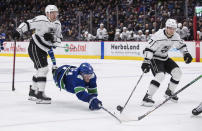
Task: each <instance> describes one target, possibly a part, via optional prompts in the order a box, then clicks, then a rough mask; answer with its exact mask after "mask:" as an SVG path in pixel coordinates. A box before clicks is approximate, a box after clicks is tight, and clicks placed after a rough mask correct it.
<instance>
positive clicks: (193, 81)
mask: <svg viewBox="0 0 202 131" xmlns="http://www.w3.org/2000/svg"><path fill="white" fill-rule="evenodd" d="M201 77H202V75H200V76H198V77H197V78H195V79H194V80H192V81H191V82H189V83H188V84H187V85H185V86H184V87H182V88H181V89H179V90H178V91H177V92H175V93H174V94H173V96H176V95H177V94H179V93H180V92H182V91H183V90H184V89H186V88H187V87H189V86H190V85H192V84H193V83H195V82H196V81H198V80H199V79H200V78H201ZM171 98H172V96H170V97H168V98H167V99H165V100H164V101H163V102H162V103H161V104H159V105H157V106H156V107H155V108H153V109H152V110H150V111H148V112H146V113H145V114H143V115H141V116H139V117H138V120H141V119H143V118H145V117H146V116H147V115H149V114H150V113H152V112H153V111H155V110H156V109H157V108H159V107H161V106H162V105H163V104H165V103H166V102H167V101H168V100H170V99H171Z"/></svg>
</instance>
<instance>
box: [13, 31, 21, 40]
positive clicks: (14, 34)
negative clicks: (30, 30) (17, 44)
mask: <svg viewBox="0 0 202 131" xmlns="http://www.w3.org/2000/svg"><path fill="white" fill-rule="evenodd" d="M12 37H13V39H14V40H19V39H20V33H19V32H18V31H17V30H14V32H13V34H12Z"/></svg>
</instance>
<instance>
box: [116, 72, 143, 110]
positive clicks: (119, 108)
mask: <svg viewBox="0 0 202 131" xmlns="http://www.w3.org/2000/svg"><path fill="white" fill-rule="evenodd" d="M143 75H144V72H143V73H142V75H141V76H140V78H139V80H138V81H137V84H136V85H135V87H134V88H133V90H132V92H131V94H130V96H129V97H128V100H127V101H126V103H125V105H124V106H123V107H122V106H120V105H118V106H117V110H118V111H120V114H121V113H122V112H123V110H124V109H125V107H126V105H127V104H128V102H129V100H130V98H131V96H132V95H133V92H134V91H135V89H136V87H137V85H138V84H139V82H140V80H141V79H142V77H143Z"/></svg>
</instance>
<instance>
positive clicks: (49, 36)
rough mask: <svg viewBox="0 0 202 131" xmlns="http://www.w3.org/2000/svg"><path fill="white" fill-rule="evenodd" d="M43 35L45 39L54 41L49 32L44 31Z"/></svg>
mask: <svg viewBox="0 0 202 131" xmlns="http://www.w3.org/2000/svg"><path fill="white" fill-rule="evenodd" d="M43 37H44V39H45V40H46V41H50V42H52V43H54V37H53V35H52V34H51V33H45V34H44V36H43Z"/></svg>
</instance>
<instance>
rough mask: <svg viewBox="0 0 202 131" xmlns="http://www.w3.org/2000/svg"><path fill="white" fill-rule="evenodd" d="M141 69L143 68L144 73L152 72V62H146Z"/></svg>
mask: <svg viewBox="0 0 202 131" xmlns="http://www.w3.org/2000/svg"><path fill="white" fill-rule="evenodd" d="M141 68H142V71H143V72H144V73H147V72H149V70H150V68H151V67H150V61H149V60H144V61H143V63H142V66H141Z"/></svg>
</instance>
